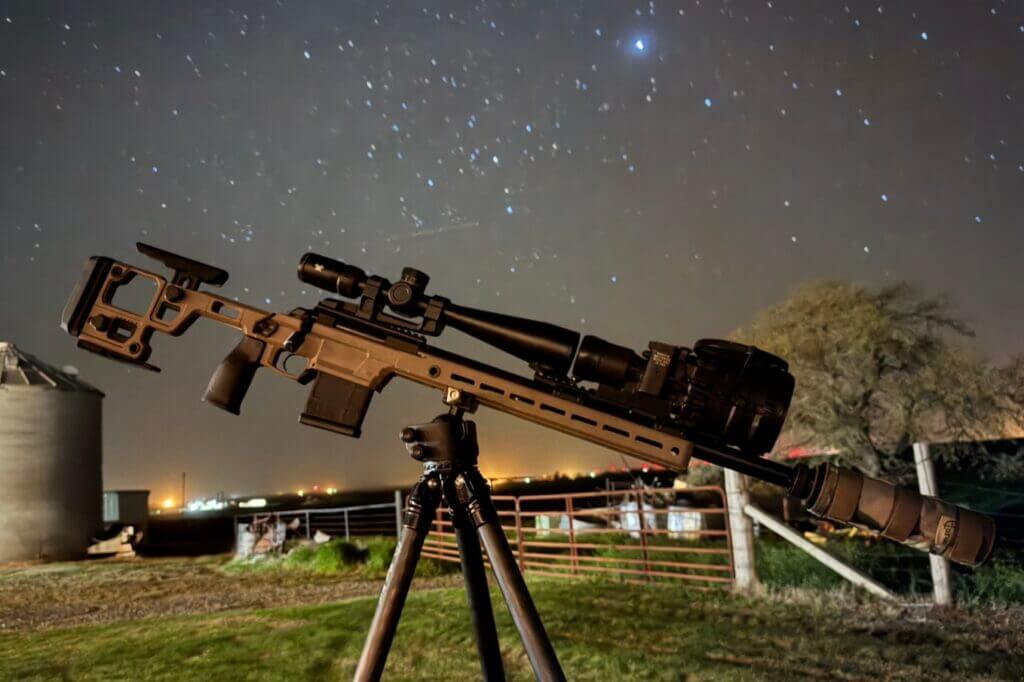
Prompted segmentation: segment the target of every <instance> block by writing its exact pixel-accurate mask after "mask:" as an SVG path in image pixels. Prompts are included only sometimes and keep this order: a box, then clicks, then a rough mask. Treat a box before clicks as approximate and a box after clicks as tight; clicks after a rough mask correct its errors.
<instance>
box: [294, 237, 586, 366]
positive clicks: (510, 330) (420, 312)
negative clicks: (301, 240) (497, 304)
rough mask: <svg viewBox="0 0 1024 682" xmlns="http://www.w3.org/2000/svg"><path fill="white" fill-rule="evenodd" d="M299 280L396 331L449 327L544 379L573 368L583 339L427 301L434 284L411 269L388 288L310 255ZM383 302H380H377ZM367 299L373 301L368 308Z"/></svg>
mask: <svg viewBox="0 0 1024 682" xmlns="http://www.w3.org/2000/svg"><path fill="white" fill-rule="evenodd" d="M298 275H299V279H300V280H302V281H303V282H305V283H307V284H311V285H313V286H315V287H317V288H320V289H323V290H325V291H329V292H331V293H335V294H339V295H341V296H344V297H345V298H359V297H363V298H364V304H363V305H361V306H360V307H361V309H362V310H364V311H368V312H366V313H365V315H368V316H370V317H371V318H372V317H378V318H379V319H380V321H383V322H386V323H388V324H390V325H392V326H395V325H396V324H397V326H398V327H400V328H404V329H408V330H410V331H414V332H417V333H420V334H430V335H435V336H436V335H437V334H439V333H440V332H441V330H442V329H443V328H444V326H445V325H450V326H452V327H454V328H456V329H458V330H459V331H461V332H463V333H465V334H469V335H470V336H472V337H475V338H477V339H480V340H481V341H483V342H484V343H488V344H490V345H492V346H494V347H496V348H500V349H501V350H503V351H505V352H506V353H508V354H510V355H513V356H515V357H517V358H519V359H521V360H525V361H526V362H528V363H530V365H531V366H533V367H534V368H535V369H537V370H539V371H541V372H543V373H546V374H557V375H564V374H565V373H566V372H568V371H569V367H570V366H571V365H572V359H573V357H574V356H575V354H576V345H577V344H578V343H579V340H580V335H579V333H578V332H575V331H573V330H571V329H566V328H565V327H559V326H557V325H553V324H548V323H546V322H538V321H537V320H530V319H526V318H522V317H513V316H511V315H502V314H500V313H492V312H489V311H486V310H477V309H475V308H467V307H465V306H460V305H456V304H454V303H451V302H450V301H448V299H446V298H443V297H441V296H427V295H425V294H424V289H425V288H426V285H427V283H428V282H429V281H430V278H429V277H428V276H427V275H426V274H425V273H423V272H420V271H418V270H414V269H412V268H405V269H404V270H403V271H402V278H401V279H400V280H399V281H397V282H394V283H392V282H389V281H388V280H386V279H384V278H382V277H376V276H372V275H367V274H366V272H364V271H363V270H361V269H360V268H357V267H355V266H352V265H348V264H346V263H343V262H341V261H339V260H335V259H333V258H328V257H326V256H321V255H320V254H316V253H307V254H306V255H304V256H303V257H302V259H301V260H300V261H299V267H298ZM378 296H379V300H377V297H378ZM366 297H372V298H373V299H374V300H373V301H370V302H369V303H368V304H366V303H367V302H366V301H365V298H366ZM380 306H387V307H388V308H390V309H391V310H393V311H395V312H397V313H399V314H401V315H404V316H407V317H418V316H421V317H423V318H424V322H423V323H420V324H417V325H412V324H410V323H409V322H408V320H401V319H396V318H391V317H384V316H380V315H379V313H378V311H379V308H380Z"/></svg>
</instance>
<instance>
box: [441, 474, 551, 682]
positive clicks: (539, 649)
mask: <svg viewBox="0 0 1024 682" xmlns="http://www.w3.org/2000/svg"><path fill="white" fill-rule="evenodd" d="M455 489H456V492H457V494H458V496H459V500H460V502H461V503H462V504H463V505H464V507H465V509H466V511H467V513H468V515H469V517H470V519H471V520H472V522H473V525H475V526H476V532H477V533H478V534H479V535H480V540H481V541H482V542H483V544H484V549H486V550H487V556H488V558H489V559H490V560H491V567H492V568H493V569H494V576H495V577H496V578H497V579H498V587H500V588H501V593H502V595H504V597H505V603H506V604H508V610H509V612H510V613H511V614H512V620H513V621H514V622H515V624H516V629H517V630H519V637H520V639H522V641H523V648H524V649H526V655H527V657H529V659H530V666H531V667H532V668H533V674H534V675H535V676H536V678H537V679H538V680H542V681H543V682H560V681H561V680H565V674H564V673H563V672H562V666H561V665H560V664H559V663H558V656H557V655H555V649H554V647H553V646H551V640H550V639H548V634H547V632H546V631H545V630H544V624H543V623H542V622H541V620H540V614H538V613H537V607H536V606H534V604H533V599H532V598H531V597H530V592H529V590H527V589H526V582H525V581H524V580H523V575H522V574H521V573H520V572H519V566H517V565H516V560H515V556H513V554H512V548H510V547H509V545H508V540H507V539H506V538H505V531H504V530H502V528H501V524H500V522H499V521H498V513H497V511H495V509H494V503H493V502H492V501H491V494H490V491H489V490H488V488H487V482H486V481H485V480H484V478H483V476H482V475H481V474H480V472H479V471H478V470H477V469H476V468H475V467H474V468H472V469H467V470H466V471H464V472H463V473H460V474H459V475H458V476H456V478H455Z"/></svg>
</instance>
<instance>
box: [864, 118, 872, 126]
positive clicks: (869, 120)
mask: <svg viewBox="0 0 1024 682" xmlns="http://www.w3.org/2000/svg"><path fill="white" fill-rule="evenodd" d="M864 125H866V126H869V125H871V119H869V118H865V119H864Z"/></svg>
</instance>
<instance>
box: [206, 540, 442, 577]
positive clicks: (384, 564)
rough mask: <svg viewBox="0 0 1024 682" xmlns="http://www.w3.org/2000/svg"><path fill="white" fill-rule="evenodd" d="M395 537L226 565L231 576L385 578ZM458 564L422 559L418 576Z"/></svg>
mask: <svg viewBox="0 0 1024 682" xmlns="http://www.w3.org/2000/svg"><path fill="white" fill-rule="evenodd" d="M395 546H396V541H395V538H388V537H371V538H360V539H358V540H354V541H351V542H350V541H348V540H340V539H333V540H329V541H327V542H325V543H323V544H321V545H297V546H294V547H292V548H291V549H290V550H288V551H287V552H285V553H284V554H282V555H281V556H262V557H259V558H258V559H255V560H254V559H235V560H232V561H230V562H228V563H227V564H225V566H224V568H223V570H224V571H226V572H228V573H245V572H249V571H255V572H274V571H303V572H309V573H317V574H320V575H336V576H353V577H354V576H358V577H363V578H383V577H384V576H385V575H386V574H387V571H388V566H389V565H390V563H391V557H392V555H393V554H394V553H395ZM457 570H458V564H455V563H449V562H444V561H436V560H434V559H430V558H426V557H424V558H422V559H420V561H419V564H418V565H417V567H416V575H418V576H420V577H435V576H439V575H445V574H447V573H453V572H455V571H457Z"/></svg>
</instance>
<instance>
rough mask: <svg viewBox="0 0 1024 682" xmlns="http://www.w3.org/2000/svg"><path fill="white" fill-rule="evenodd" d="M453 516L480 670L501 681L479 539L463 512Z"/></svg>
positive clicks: (502, 670) (502, 674) (489, 679)
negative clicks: (478, 654)
mask: <svg viewBox="0 0 1024 682" xmlns="http://www.w3.org/2000/svg"><path fill="white" fill-rule="evenodd" d="M453 516H454V519H455V539H456V540H457V541H458V543H459V558H460V559H461V561H462V577H463V579H464V580H465V582H466V600H467V601H468V602H469V612H470V617H471V618H472V620H473V633H474V634H475V635H476V648H477V651H478V652H479V653H480V670H481V672H482V673H483V679H484V680H487V682H492V681H493V680H504V679H505V668H504V666H503V665H502V663H501V647H500V646H499V644H498V630H497V628H496V627H495V626H494V610H493V609H492V608H491V594H490V592H489V591H488V589H487V572H486V571H485V570H484V557H483V554H482V553H481V551H480V540H479V538H477V535H476V529H475V528H473V524H472V523H471V522H470V520H469V518H468V517H467V516H466V514H465V512H461V513H460V512H459V511H458V510H456V513H455V514H454V515H453Z"/></svg>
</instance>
